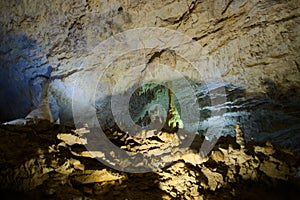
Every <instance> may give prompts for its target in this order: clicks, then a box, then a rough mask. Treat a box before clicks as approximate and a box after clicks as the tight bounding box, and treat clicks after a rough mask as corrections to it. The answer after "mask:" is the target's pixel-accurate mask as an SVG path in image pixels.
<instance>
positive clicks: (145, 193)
mask: <svg viewBox="0 0 300 200" xmlns="http://www.w3.org/2000/svg"><path fill="white" fill-rule="evenodd" d="M104 132H105V134H106V136H107V138H109V139H110V141H111V142H112V143H114V144H115V145H116V146H117V147H118V148H120V149H123V150H126V151H131V152H138V153H140V154H147V155H150V157H151V158H152V161H153V162H152V163H151V164H149V165H148V166H151V167H153V168H155V167H157V168H156V169H155V170H152V171H149V172H146V173H142V172H138V171H137V173H130V172H124V171H128V169H129V168H131V169H132V167H134V166H131V165H132V164H134V165H137V163H129V164H126V166H125V161H122V160H120V161H119V163H116V164H115V165H116V166H119V167H123V169H124V170H123V171H121V170H117V169H116V167H114V168H115V169H113V168H111V167H108V166H107V165H105V164H104V163H105V162H100V160H101V159H102V160H104V161H105V160H108V158H110V159H111V160H113V161H114V159H116V157H117V156H116V155H115V154H114V153H112V152H108V153H103V152H97V151H93V152H92V151H88V150H87V148H86V147H87V145H88V144H89V143H97V142H98V141H94V140H92V139H91V137H89V136H88V134H90V131H89V129H88V128H87V127H85V126H83V127H82V128H77V129H76V128H75V127H73V126H70V125H69V126H67V125H56V124H51V123H48V122H46V121H40V122H39V123H37V124H28V125H25V126H1V127H0V134H1V145H0V150H1V151H0V152H1V160H0V162H1V165H0V171H1V173H0V183H1V194H2V196H5V197H7V198H9V199H11V198H14V199H15V198H18V199H128V200H131V199H298V198H297V197H299V195H300V192H299V188H300V180H299V177H296V176H295V174H296V173H297V167H298V166H299V163H300V162H299V156H298V155H295V154H293V153H292V152H291V151H290V150H287V149H283V148H281V147H279V146H276V145H274V144H271V143H270V142H266V143H259V142H254V141H252V142H249V143H247V144H246V147H245V150H242V149H241V148H240V146H239V145H238V144H237V143H236V139H235V138H234V137H231V136H226V137H221V138H219V140H218V142H217V144H216V145H215V146H214V147H213V149H212V151H211V152H210V153H209V154H208V155H207V156H204V157H203V156H201V154H200V153H199V148H200V146H201V144H202V142H203V140H204V138H203V137H201V136H196V137H195V138H194V140H193V143H192V144H191V146H190V148H189V149H185V150H184V151H183V150H182V149H181V147H180V143H181V140H180V138H179V137H180V136H178V134H175V133H165V132H154V131H153V130H148V131H147V133H145V134H143V137H142V136H131V135H129V134H128V133H124V132H122V131H119V130H118V129H116V128H114V127H112V128H105V129H104ZM168 149H169V150H170V152H171V153H169V154H167V153H166V151H167V150H168ZM156 159H161V160H163V161H166V160H168V161H170V164H168V165H166V166H164V167H158V165H157V166H156V165H155V163H159V162H158V160H156ZM135 160H137V158H135ZM136 162H137V161H136ZM140 162H141V163H145V162H144V161H143V160H141V161H140ZM141 166H142V165H141ZM126 167H127V168H126Z"/></svg>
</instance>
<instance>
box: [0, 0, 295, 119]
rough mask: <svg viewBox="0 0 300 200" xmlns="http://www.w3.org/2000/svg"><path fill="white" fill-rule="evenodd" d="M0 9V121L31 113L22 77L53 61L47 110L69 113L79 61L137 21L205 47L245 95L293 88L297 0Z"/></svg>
mask: <svg viewBox="0 0 300 200" xmlns="http://www.w3.org/2000/svg"><path fill="white" fill-rule="evenodd" d="M0 7H1V19H0V23H1V41H2V42H1V81H3V83H2V85H6V87H5V88H4V89H3V90H1V96H3V95H6V94H8V93H9V94H10V97H9V98H5V99H1V101H2V103H1V106H2V107H1V110H3V111H2V112H3V113H4V114H3V115H2V116H1V119H2V121H5V120H11V119H15V118H18V117H24V116H26V114H28V113H29V111H30V106H31V105H30V101H31V100H30V95H29V93H28V91H29V87H30V86H29V85H28V81H29V79H30V78H32V77H33V76H36V75H37V74H45V73H46V71H45V70H47V67H48V66H52V67H53V72H52V74H51V77H52V81H51V92H50V93H51V95H50V98H51V102H52V103H53V104H54V105H53V106H52V110H55V112H58V110H59V113H60V116H61V120H69V119H70V118H72V113H71V98H72V92H73V87H74V82H75V77H76V76H77V75H78V76H80V73H82V72H83V71H84V70H85V68H86V67H88V66H82V65H80V64H81V62H82V60H83V59H84V58H86V57H87V56H88V54H89V53H91V50H92V49H93V48H94V47H95V46H97V45H99V44H100V42H102V41H104V40H106V39H108V38H110V37H111V36H112V35H114V34H117V33H121V32H123V31H126V30H130V29H135V28H139V27H165V28H168V29H172V30H178V31H180V32H182V33H183V34H186V35H187V36H188V37H190V38H193V39H194V40H195V41H197V43H198V44H199V45H200V46H201V48H202V51H203V52H205V56H206V59H207V61H206V62H205V63H203V64H204V65H205V66H208V67H209V66H216V67H217V69H218V70H219V73H220V74H221V76H222V78H223V79H224V80H225V81H226V82H228V83H230V84H234V85H236V86H238V87H242V88H245V89H246V92H247V93H258V94H260V95H269V96H271V97H272V98H273V97H277V96H280V95H284V94H285V92H287V91H290V92H292V93H291V94H295V93H298V92H299V91H298V90H299V63H300V61H299V43H300V42H299V12H300V11H299V4H298V1H297V0H288V1H272V0H268V1H256V0H251V1H243V0H237V1H220V0H214V1H188V0H186V1H156V0H154V1H109V2H107V1H90V0H78V1H77V0H76V1H72V2H69V1H68V2H66V1H60V0H56V1H51V2H49V1H35V0H30V1H2V2H1V6H0ZM150 35H151V34H150ZM153 35H155V31H154V32H153ZM108 48H109V47H108ZM107 51H109V49H107ZM152 51H154V52H153V53H155V51H156V50H155V49H154V50H152ZM98 59H99V63H100V62H101V59H102V58H98ZM169 64H170V63H169ZM186 70H189V69H186ZM121 71H122V70H121ZM114 75H115V76H116V77H117V78H116V79H118V78H119V77H120V76H122V75H121V74H118V73H117V72H116V71H115V74H114ZM15 83H18V84H17V85H16V84H15ZM272 87H277V88H272ZM273 89H274V90H276V89H278V90H280V92H274V94H273V93H272V91H270V90H273ZM19 104H21V105H22V106H18V107H20V108H19V109H18V110H16V108H15V107H16V105H19ZM8 105H9V106H8ZM55 105H57V106H55ZM53 112H54V111H53ZM56 115H57V114H56ZM55 117H56V118H57V117H58V116H55Z"/></svg>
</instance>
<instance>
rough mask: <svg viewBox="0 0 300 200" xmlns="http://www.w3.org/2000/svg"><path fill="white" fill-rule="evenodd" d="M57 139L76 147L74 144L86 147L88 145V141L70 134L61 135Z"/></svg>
mask: <svg viewBox="0 0 300 200" xmlns="http://www.w3.org/2000/svg"><path fill="white" fill-rule="evenodd" d="M57 138H58V139H59V140H62V141H64V142H65V143H66V144H67V145H70V146H72V145H74V144H80V145H85V144H87V140H86V139H84V138H80V137H78V136H75V135H72V134H68V133H60V134H58V135H57Z"/></svg>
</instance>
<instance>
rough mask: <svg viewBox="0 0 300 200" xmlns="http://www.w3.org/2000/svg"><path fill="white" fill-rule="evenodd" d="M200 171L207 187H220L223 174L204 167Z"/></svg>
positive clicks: (214, 188) (213, 189)
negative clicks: (206, 181) (205, 179)
mask: <svg viewBox="0 0 300 200" xmlns="http://www.w3.org/2000/svg"><path fill="white" fill-rule="evenodd" d="M201 172H202V173H203V174H204V176H205V177H206V178H207V180H208V183H207V187H208V189H210V190H212V191H215V190H216V189H218V188H220V187H221V186H222V185H223V184H224V181H223V176H222V175H221V174H219V173H217V172H213V171H211V170H210V169H208V168H206V167H202V168H201Z"/></svg>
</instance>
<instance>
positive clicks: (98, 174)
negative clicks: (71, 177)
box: [75, 169, 126, 184]
mask: <svg viewBox="0 0 300 200" xmlns="http://www.w3.org/2000/svg"><path fill="white" fill-rule="evenodd" d="M125 178H126V177H125V176H124V175H120V174H116V173H111V172H109V171H107V170H106V169H103V170H85V171H84V172H82V173H80V174H78V175H77V176H76V177H75V181H77V182H79V183H81V184H89V183H101V182H107V181H117V180H124V179H125Z"/></svg>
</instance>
